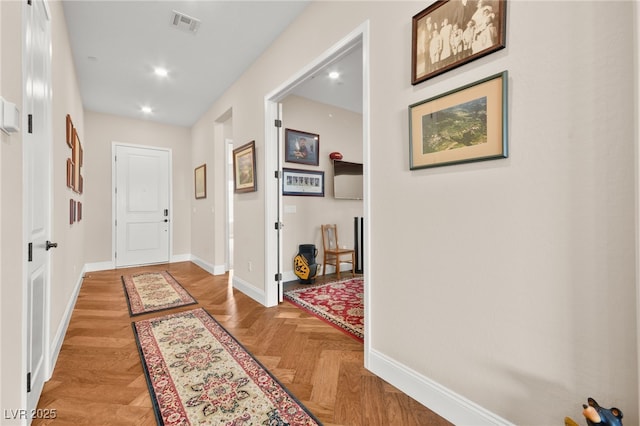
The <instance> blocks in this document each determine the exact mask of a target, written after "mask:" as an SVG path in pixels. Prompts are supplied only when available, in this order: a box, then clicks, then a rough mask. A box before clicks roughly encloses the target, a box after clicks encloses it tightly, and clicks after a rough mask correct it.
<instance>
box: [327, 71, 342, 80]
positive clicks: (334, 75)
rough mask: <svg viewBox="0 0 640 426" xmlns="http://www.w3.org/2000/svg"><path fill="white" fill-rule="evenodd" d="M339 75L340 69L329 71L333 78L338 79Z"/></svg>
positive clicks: (330, 76)
mask: <svg viewBox="0 0 640 426" xmlns="http://www.w3.org/2000/svg"><path fill="white" fill-rule="evenodd" d="M338 77H340V73H339V72H338V71H331V72H330V73H329V78H330V79H332V80H336V79H337V78H338Z"/></svg>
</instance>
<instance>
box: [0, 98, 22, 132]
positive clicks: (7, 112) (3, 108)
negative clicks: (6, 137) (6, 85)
mask: <svg viewBox="0 0 640 426" xmlns="http://www.w3.org/2000/svg"><path fill="white" fill-rule="evenodd" d="M0 129H1V130H2V131H3V132H5V133H7V134H8V133H13V132H17V131H18V130H20V111H18V107H17V106H16V104H13V103H11V102H8V101H6V100H5V99H4V98H2V97H0Z"/></svg>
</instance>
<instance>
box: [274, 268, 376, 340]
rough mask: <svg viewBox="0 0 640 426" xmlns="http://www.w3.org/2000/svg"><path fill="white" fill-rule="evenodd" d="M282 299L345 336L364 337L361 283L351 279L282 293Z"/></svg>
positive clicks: (358, 280) (362, 284)
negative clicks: (345, 334)
mask: <svg viewBox="0 0 640 426" xmlns="http://www.w3.org/2000/svg"><path fill="white" fill-rule="evenodd" d="M284 297H285V299H287V300H289V301H290V302H292V303H293V304H295V305H297V306H299V307H300V308H302V309H304V310H306V311H308V312H309V313H311V314H313V315H316V316H317V317H320V318H321V319H323V320H325V321H327V322H328V323H329V324H331V325H333V326H335V327H337V328H339V329H341V330H343V331H345V332H347V334H349V335H350V336H352V337H354V338H356V339H357V340H359V341H361V342H362V341H363V337H364V279H363V278H351V279H347V280H342V281H336V282H331V283H326V284H320V285H316V286H313V287H305V288H298V289H294V290H287V291H285V292H284Z"/></svg>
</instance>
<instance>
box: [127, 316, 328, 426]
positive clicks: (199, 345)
mask: <svg viewBox="0 0 640 426" xmlns="http://www.w3.org/2000/svg"><path fill="white" fill-rule="evenodd" d="M132 326H133V332H134V334H135V336H136V341H137V343H138V349H139V351H140V357H141V359H142V365H143V367H144V370H145V373H146V376H147V383H148V385H149V391H150V393H151V399H152V400H153V403H154V408H155V411H156V417H157V421H158V424H163V425H214V424H215V425H231V426H248V425H300V426H302V425H318V424H321V423H320V422H319V421H318V420H317V419H315V418H314V417H313V415H312V414H311V413H309V412H308V411H307V410H306V408H305V407H304V406H303V405H302V404H301V403H300V402H298V401H297V400H296V399H295V398H294V397H293V396H292V395H291V394H289V393H288V391H287V390H286V389H285V388H284V387H283V386H282V385H280V384H279V383H278V382H277V381H276V379H275V378H274V377H273V376H271V374H270V373H269V372H268V371H267V370H266V369H265V368H264V367H263V366H262V365H261V364H260V363H259V362H258V361H257V360H256V359H255V358H253V357H252V356H251V354H249V353H248V352H247V351H246V350H245V349H244V348H243V347H242V345H240V343H238V341H236V340H235V339H234V337H233V336H231V335H230V334H229V333H227V331H226V330H225V329H224V328H223V327H222V326H221V325H220V324H219V323H218V322H217V321H216V320H215V319H213V317H212V316H211V315H210V314H209V313H208V312H207V311H205V310H204V309H202V308H199V309H194V310H190V311H186V312H180V313H177V314H170V315H166V316H162V317H156V318H151V319H146V320H141V321H136V322H134V323H132Z"/></svg>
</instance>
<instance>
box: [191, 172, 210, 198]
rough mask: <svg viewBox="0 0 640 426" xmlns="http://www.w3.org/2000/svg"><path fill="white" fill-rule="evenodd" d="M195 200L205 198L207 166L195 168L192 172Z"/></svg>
mask: <svg viewBox="0 0 640 426" xmlns="http://www.w3.org/2000/svg"><path fill="white" fill-rule="evenodd" d="M194 179H195V191H196V200H199V199H200V198H207V165H206V164H203V165H201V166H198V167H196V169H195V171H194Z"/></svg>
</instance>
